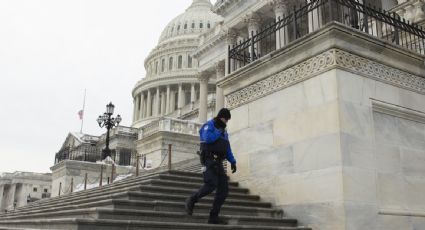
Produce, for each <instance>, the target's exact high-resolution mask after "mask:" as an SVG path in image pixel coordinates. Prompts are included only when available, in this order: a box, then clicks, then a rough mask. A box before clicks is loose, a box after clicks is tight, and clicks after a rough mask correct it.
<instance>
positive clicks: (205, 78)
mask: <svg viewBox="0 0 425 230" xmlns="http://www.w3.org/2000/svg"><path fill="white" fill-rule="evenodd" d="M198 79H199V81H200V82H201V83H208V81H209V80H210V76H209V75H208V74H207V73H205V72H202V73H199V74H198Z"/></svg>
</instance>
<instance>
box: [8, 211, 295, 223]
mask: <svg viewBox="0 0 425 230" xmlns="http://www.w3.org/2000/svg"><path fill="white" fill-rule="evenodd" d="M48 215H49V214H46V213H37V214H31V215H26V216H25V217H23V218H20V219H32V220H37V219H46V216H48ZM54 218H92V219H115V220H141V221H164V222H181V223H206V222H207V220H208V214H196V213H195V214H193V216H188V215H186V214H185V213H182V212H165V211H151V210H131V209H111V208H88V209H77V210H67V211H57V212H56V213H55V215H54ZM221 218H223V219H225V220H226V221H228V222H229V223H231V224H241V225H254V226H287V227H295V226H296V225H297V220H296V219H291V218H280V219H278V218H267V217H255V216H240V215H222V216H221ZM14 219H16V217H9V218H7V219H3V220H14Z"/></svg>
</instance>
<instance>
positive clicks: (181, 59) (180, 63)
mask: <svg viewBox="0 0 425 230" xmlns="http://www.w3.org/2000/svg"><path fill="white" fill-rule="evenodd" d="M182 66H183V57H182V55H180V56H179V57H178V59H177V68H178V69H181V68H182Z"/></svg>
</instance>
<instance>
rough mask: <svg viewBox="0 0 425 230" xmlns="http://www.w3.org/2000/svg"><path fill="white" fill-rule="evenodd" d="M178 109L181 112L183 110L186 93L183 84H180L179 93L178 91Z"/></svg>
mask: <svg viewBox="0 0 425 230" xmlns="http://www.w3.org/2000/svg"><path fill="white" fill-rule="evenodd" d="M177 100H178V102H177V107H178V108H179V110H181V108H183V106H184V104H183V100H184V93H183V84H181V83H180V84H179V91H178V95H177Z"/></svg>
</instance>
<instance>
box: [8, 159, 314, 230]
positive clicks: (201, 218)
mask: <svg viewBox="0 0 425 230" xmlns="http://www.w3.org/2000/svg"><path fill="white" fill-rule="evenodd" d="M199 169H200V165H199V164H196V163H194V161H192V163H190V162H189V163H187V162H186V163H185V164H180V166H179V167H176V169H175V170H171V171H168V170H164V169H157V170H154V171H150V172H145V173H144V174H143V175H141V176H139V177H133V178H129V179H125V180H122V181H117V182H114V183H113V184H110V185H106V186H104V187H103V188H94V189H90V190H86V191H80V192H75V193H72V194H69V195H66V196H61V197H54V198H50V199H46V200H41V201H38V202H34V203H32V204H30V205H27V206H25V207H21V208H18V209H16V210H15V211H13V212H9V213H7V214H2V215H0V229H67V230H68V229H79V230H80V229H90V230H95V229H102V230H109V229H232V230H234V229H248V230H249V229H261V230H268V229H270V230H272V229H285V230H311V229H309V228H305V227H300V226H298V224H297V220H296V219H290V218H285V217H283V211H282V210H276V209H274V208H273V207H272V205H271V204H270V203H266V202H262V201H261V200H260V197H259V196H257V195H252V194H249V190H248V189H245V188H240V187H239V186H238V183H237V182H230V183H229V188H230V192H229V196H228V198H227V200H226V203H225V204H224V206H223V208H222V210H221V216H222V218H224V219H226V220H227V221H228V224H227V225H208V224H206V222H207V220H208V213H209V209H210V207H211V204H212V201H213V194H212V195H210V196H207V197H205V198H203V199H202V200H201V201H200V202H199V203H197V204H196V207H195V210H194V214H193V216H188V215H186V213H185V212H184V200H185V199H186V197H188V196H189V195H190V194H192V193H193V192H194V191H195V190H196V189H198V188H199V187H200V185H201V184H202V174H201V173H200V172H199Z"/></svg>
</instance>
